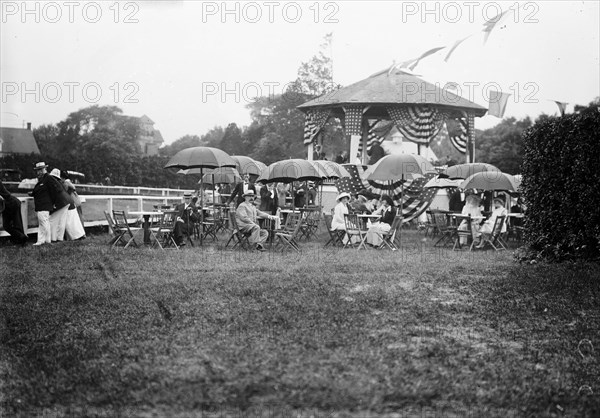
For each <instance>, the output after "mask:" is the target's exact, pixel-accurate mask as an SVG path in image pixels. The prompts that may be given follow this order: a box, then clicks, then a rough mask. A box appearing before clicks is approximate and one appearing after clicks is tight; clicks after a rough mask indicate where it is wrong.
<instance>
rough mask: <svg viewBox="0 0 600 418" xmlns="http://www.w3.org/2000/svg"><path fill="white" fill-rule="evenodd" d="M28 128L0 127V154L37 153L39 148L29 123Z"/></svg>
mask: <svg viewBox="0 0 600 418" xmlns="http://www.w3.org/2000/svg"><path fill="white" fill-rule="evenodd" d="M27 127H28V128H29V129H22V128H2V127H0V156H4V155H8V154H32V153H33V154H39V153H40V149H39V148H38V146H37V142H35V138H34V137H33V132H31V124H30V123H28V124H27Z"/></svg>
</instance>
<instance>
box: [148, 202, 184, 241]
mask: <svg viewBox="0 0 600 418" xmlns="http://www.w3.org/2000/svg"><path fill="white" fill-rule="evenodd" d="M178 216H179V212H178V211H176V210H167V211H164V212H163V215H162V218H161V219H160V223H159V225H158V227H156V228H151V231H152V233H153V234H154V238H155V240H154V244H153V245H158V246H159V247H160V248H161V249H165V248H170V247H173V248H174V249H176V250H178V249H179V245H177V240H176V239H175V226H176V222H177V217H178Z"/></svg>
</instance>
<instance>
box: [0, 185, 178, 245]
mask: <svg viewBox="0 0 600 418" xmlns="http://www.w3.org/2000/svg"><path fill="white" fill-rule="evenodd" d="M80 197H81V198H82V200H85V202H83V203H82V205H81V207H82V211H83V220H84V226H85V227H91V226H99V225H107V222H106V218H105V216H104V211H105V210H107V211H109V212H112V211H113V209H114V210H124V211H126V212H129V211H142V210H152V209H154V206H155V205H173V204H176V203H180V202H181V197H180V196H170V197H169V196H134V195H87V196H80ZM19 200H21V202H22V203H21V216H22V218H23V230H24V231H25V233H26V234H28V235H29V234H36V233H37V232H38V222H37V215H36V213H35V208H34V205H33V198H31V197H19ZM1 224H2V222H1V217H0V237H6V236H8V233H7V232H6V231H4V229H3V228H2V226H1Z"/></svg>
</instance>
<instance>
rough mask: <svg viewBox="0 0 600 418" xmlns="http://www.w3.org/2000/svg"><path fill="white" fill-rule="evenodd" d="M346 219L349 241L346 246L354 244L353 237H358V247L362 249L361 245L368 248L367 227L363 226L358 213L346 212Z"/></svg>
mask: <svg viewBox="0 0 600 418" xmlns="http://www.w3.org/2000/svg"><path fill="white" fill-rule="evenodd" d="M344 221H345V223H346V234H347V235H348V241H346V243H345V244H344V248H346V247H348V246H349V245H354V243H353V242H352V241H353V238H355V237H356V238H357V240H358V246H357V247H356V249H357V250H360V249H361V247H364V248H365V249H368V248H369V247H367V244H366V240H367V229H365V228H364V227H363V223H362V222H361V221H360V219H359V218H358V215H350V214H345V215H344Z"/></svg>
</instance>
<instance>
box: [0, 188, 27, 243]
mask: <svg viewBox="0 0 600 418" xmlns="http://www.w3.org/2000/svg"><path fill="white" fill-rule="evenodd" d="M0 197H2V199H3V200H4V202H3V203H4V207H3V208H2V206H1V205H0V212H2V226H3V227H4V230H5V231H6V232H8V233H9V234H10V240H11V241H12V242H13V243H15V244H19V245H25V244H26V243H27V235H25V231H23V219H22V217H21V201H20V200H19V198H17V197H16V196H13V195H12V194H11V193H10V192H9V191H8V190H6V187H4V184H3V183H2V180H0Z"/></svg>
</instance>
